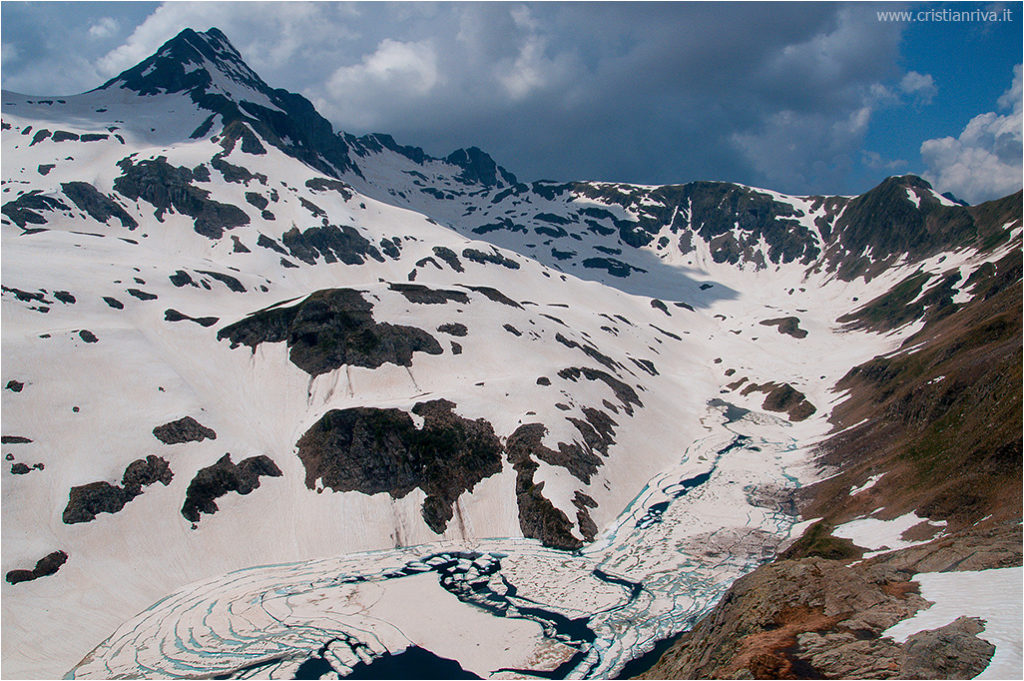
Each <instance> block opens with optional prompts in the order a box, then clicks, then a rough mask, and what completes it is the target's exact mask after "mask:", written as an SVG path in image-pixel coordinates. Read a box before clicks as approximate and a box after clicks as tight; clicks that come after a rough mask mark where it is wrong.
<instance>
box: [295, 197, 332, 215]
mask: <svg viewBox="0 0 1024 681" xmlns="http://www.w3.org/2000/svg"><path fill="white" fill-rule="evenodd" d="M299 203H300V204H301V205H302V207H303V208H305V209H306V210H308V211H309V212H310V213H311V214H312V215H313V217H315V218H325V217H327V213H325V212H324V209H323V208H321V207H320V206H318V205H316V204H315V203H313V202H312V201H310V200H308V199H304V198H303V197H301V196H300V197H299Z"/></svg>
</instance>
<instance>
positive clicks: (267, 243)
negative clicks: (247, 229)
mask: <svg viewBox="0 0 1024 681" xmlns="http://www.w3.org/2000/svg"><path fill="white" fill-rule="evenodd" d="M256 245H257V246H259V247H260V248H269V249H270V250H272V251H276V252H278V253H280V254H281V255H288V251H286V250H284V248H282V247H281V244H279V243H277V242H276V241H275V240H273V239H271V238H270V237H268V236H267V235H266V234H260V235H259V237H258V238H257V239H256Z"/></svg>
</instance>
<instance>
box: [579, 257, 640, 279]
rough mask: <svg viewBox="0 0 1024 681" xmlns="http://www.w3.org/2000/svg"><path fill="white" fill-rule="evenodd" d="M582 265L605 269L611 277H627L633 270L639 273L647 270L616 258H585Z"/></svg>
mask: <svg viewBox="0 0 1024 681" xmlns="http://www.w3.org/2000/svg"><path fill="white" fill-rule="evenodd" d="M582 264H583V266H584V267H586V268H587V269H590V270H605V271H606V272H608V274H610V275H612V276H613V277H620V278H622V277H628V276H629V275H630V274H632V273H633V272H640V273H641V274H642V273H644V272H646V271H647V270H645V269H642V268H640V267H634V266H633V265H630V264H629V263H625V262H622V261H621V260H616V259H615V258H586V259H585V260H584V261H583V263H582Z"/></svg>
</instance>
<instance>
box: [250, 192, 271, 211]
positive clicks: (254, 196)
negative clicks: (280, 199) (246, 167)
mask: <svg viewBox="0 0 1024 681" xmlns="http://www.w3.org/2000/svg"><path fill="white" fill-rule="evenodd" d="M245 200H246V201H247V202H249V203H250V204H252V205H253V206H256V207H257V208H259V209H260V210H263V209H264V208H266V207H267V206H268V205H270V201H268V200H267V198H266V197H265V196H263V195H262V194H260V193H258V192H246V193H245Z"/></svg>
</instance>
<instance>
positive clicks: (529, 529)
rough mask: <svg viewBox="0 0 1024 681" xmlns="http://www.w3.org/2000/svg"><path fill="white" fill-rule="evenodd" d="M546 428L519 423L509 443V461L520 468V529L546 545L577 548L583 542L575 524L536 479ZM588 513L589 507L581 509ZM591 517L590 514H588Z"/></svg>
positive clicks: (517, 482) (566, 549)
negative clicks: (545, 494)
mask: <svg viewBox="0 0 1024 681" xmlns="http://www.w3.org/2000/svg"><path fill="white" fill-rule="evenodd" d="M545 432H546V428H545V427H544V425H543V424H540V423H528V424H524V425H522V426H519V427H518V428H517V429H516V430H515V432H514V433H512V434H511V435H509V437H508V440H507V442H506V445H505V446H506V449H507V452H508V461H509V463H511V464H512V467H513V469H514V470H515V471H516V503H517V504H518V506H519V528H520V529H521V530H522V531H523V536H524V537H532V538H534V539H539V540H540V541H541V542H542V543H543V544H544V545H545V546H550V547H552V548H556V549H562V550H565V551H573V550H575V549H578V548H580V547H581V546H583V542H582V541H581V540H580V538H579V537H577V536H575V535H574V534H573V532H572V530H573V523H572V521H570V520H569V518H568V516H566V515H565V513H564V512H562V511H561V510H560V509H558V508H556V507H555V505H554V504H552V503H551V501H549V500H548V499H547V498H546V497H545V496H544V483H543V482H540V483H535V482H534V481H533V476H534V473H536V471H537V469H538V468H539V467H540V466H539V464H538V463H537V462H536V461H535V460H534V457H535V456H536V457H537V458H540V454H539V452H540V451H542V450H546V451H550V450H547V448H546V447H544V445H543V444H542V443H541V438H543V437H544V433H545ZM581 512H584V513H585V508H584V509H581ZM586 517H587V519H589V517H590V516H589V514H588V515H587V516H586Z"/></svg>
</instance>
